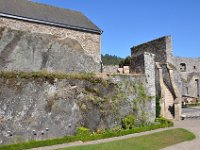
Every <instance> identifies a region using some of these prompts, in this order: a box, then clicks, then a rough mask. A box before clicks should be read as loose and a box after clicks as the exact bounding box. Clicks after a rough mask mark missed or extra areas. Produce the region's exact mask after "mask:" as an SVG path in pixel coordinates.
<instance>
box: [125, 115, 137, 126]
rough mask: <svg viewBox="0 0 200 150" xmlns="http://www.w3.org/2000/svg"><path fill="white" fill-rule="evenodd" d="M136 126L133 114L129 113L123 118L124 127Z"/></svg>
mask: <svg viewBox="0 0 200 150" xmlns="http://www.w3.org/2000/svg"><path fill="white" fill-rule="evenodd" d="M134 126H135V118H134V116H133V115H128V116H126V117H125V118H124V119H122V128H124V129H132V128H133V127H134Z"/></svg>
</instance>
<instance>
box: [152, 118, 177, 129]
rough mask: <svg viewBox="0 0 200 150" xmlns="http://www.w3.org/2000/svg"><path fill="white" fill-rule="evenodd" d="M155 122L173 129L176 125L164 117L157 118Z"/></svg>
mask: <svg viewBox="0 0 200 150" xmlns="http://www.w3.org/2000/svg"><path fill="white" fill-rule="evenodd" d="M155 122H159V123H160V124H163V125H164V126H166V127H171V126H173V125H174V123H173V122H172V121H171V120H169V119H166V118H164V117H160V118H156V120H155Z"/></svg>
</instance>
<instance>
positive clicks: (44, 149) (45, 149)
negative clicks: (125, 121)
mask: <svg viewBox="0 0 200 150" xmlns="http://www.w3.org/2000/svg"><path fill="white" fill-rule="evenodd" d="M173 128H174V127H170V128H163V129H157V130H152V131H146V132H142V133H134V134H129V135H125V136H120V137H114V138H108V139H102V140H96V141H90V142H82V141H78V142H74V143H67V144H59V145H53V146H46V147H40V148H33V149H30V150H55V149H60V148H66V147H73V146H82V145H92V144H99V143H106V142H111V141H116V140H122V139H128V138H132V137H138V136H142V135H147V134H151V133H155V132H160V131H165V130H169V129H173Z"/></svg>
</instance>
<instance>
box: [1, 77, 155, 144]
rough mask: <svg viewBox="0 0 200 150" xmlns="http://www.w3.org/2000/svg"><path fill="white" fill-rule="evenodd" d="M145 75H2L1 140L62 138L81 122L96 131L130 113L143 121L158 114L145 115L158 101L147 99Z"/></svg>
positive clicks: (118, 123)
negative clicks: (97, 77)
mask: <svg viewBox="0 0 200 150" xmlns="http://www.w3.org/2000/svg"><path fill="white" fill-rule="evenodd" d="M139 78H140V79H138V78H136V77H130V76H127V77H120V76H117V77H111V78H110V81H104V80H103V81H101V80H86V79H83V80H82V79H73V78H72V79H63V80H57V79H47V78H29V79H27V78H19V77H16V78H14V77H12V78H3V77H2V78H0V85H1V86H0V91H1V92H0V130H1V132H0V143H16V142H21V141H28V140H33V139H36V140H39V139H46V138H54V137H62V136H66V135H71V134H74V133H75V131H76V128H77V127H80V126H85V127H87V128H90V129H91V130H93V131H95V130H97V129H105V128H113V127H115V126H120V125H121V119H122V118H124V117H125V116H126V115H128V114H130V113H134V114H135V117H136V119H137V120H138V121H139V122H142V123H145V122H149V121H151V119H152V117H154V118H155V116H148V115H147V116H145V113H146V112H148V111H150V109H151V108H150V106H151V103H154V101H151V100H147V99H148V98H147V97H146V98H147V99H146V102H145V103H144V99H142V98H143V97H142V96H144V91H145V86H142V84H141V83H142V82H143V81H144V80H145V79H144V78H143V77H139ZM143 87H144V88H143ZM144 112H145V113H144ZM149 118H150V119H149ZM46 128H48V129H49V131H46ZM33 130H35V131H36V133H37V135H33ZM8 131H10V132H11V133H12V134H13V136H9V132H8ZM43 131H44V135H42V134H41V133H42V132H43Z"/></svg>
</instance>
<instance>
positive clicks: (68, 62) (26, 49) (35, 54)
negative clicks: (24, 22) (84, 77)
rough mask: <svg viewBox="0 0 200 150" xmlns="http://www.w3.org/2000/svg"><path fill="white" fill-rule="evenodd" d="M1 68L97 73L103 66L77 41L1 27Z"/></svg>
mask: <svg viewBox="0 0 200 150" xmlns="http://www.w3.org/2000/svg"><path fill="white" fill-rule="evenodd" d="M0 69H1V70H17V71H38V70H48V71H60V72H67V73H69V72H98V71H99V70H100V64H99V63H97V62H96V61H95V60H94V59H93V57H92V56H90V55H87V54H85V51H84V49H83V48H82V46H81V45H80V43H79V42H78V41H77V40H75V39H71V38H69V37H66V38H64V39H63V38H62V39H60V38H59V37H57V36H54V35H49V34H40V33H29V32H25V31H19V30H13V29H10V28H5V27H1V28H0Z"/></svg>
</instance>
